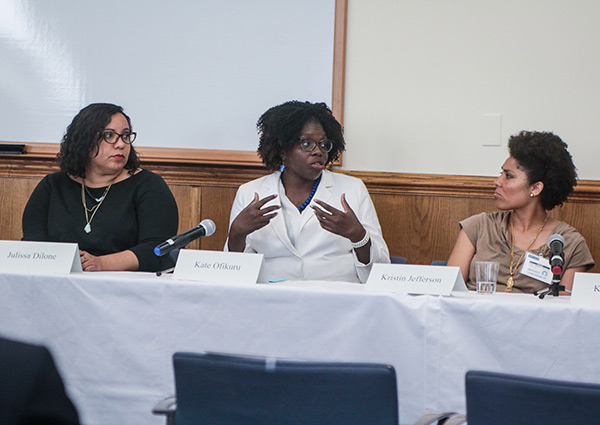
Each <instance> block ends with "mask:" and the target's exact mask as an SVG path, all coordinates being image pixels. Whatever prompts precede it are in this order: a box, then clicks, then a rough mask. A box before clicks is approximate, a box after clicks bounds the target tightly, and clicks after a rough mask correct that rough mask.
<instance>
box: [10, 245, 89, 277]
mask: <svg viewBox="0 0 600 425" xmlns="http://www.w3.org/2000/svg"><path fill="white" fill-rule="evenodd" d="M0 270H2V271H3V272H9V273H27V274H56V273H64V274H68V273H72V272H83V270H82V268H81V261H80V260H79V247H78V245H77V244H76V243H62V242H29V241H0Z"/></svg>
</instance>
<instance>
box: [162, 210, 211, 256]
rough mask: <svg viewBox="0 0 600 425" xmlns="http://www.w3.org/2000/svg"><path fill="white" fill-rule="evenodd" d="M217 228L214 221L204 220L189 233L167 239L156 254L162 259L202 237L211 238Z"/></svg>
mask: <svg viewBox="0 0 600 425" xmlns="http://www.w3.org/2000/svg"><path fill="white" fill-rule="evenodd" d="M216 229H217V226H215V223H214V221H212V220H208V219H206V220H202V221H201V222H200V224H199V225H197V226H196V227H194V228H193V229H190V230H188V231H187V232H184V233H182V234H181V235H177V236H173V237H172V238H170V239H167V240H166V241H164V242H163V243H161V244H160V245H158V246H157V247H156V248H154V253H155V254H156V255H157V256H159V257H162V256H163V255H165V254H168V253H169V252H171V251H173V250H174V249H179V248H183V247H184V246H186V245H187V244H189V243H190V242H191V241H193V240H196V239H198V238H199V237H201V236H210V235H212V234H213V233H215V230H216Z"/></svg>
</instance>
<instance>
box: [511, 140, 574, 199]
mask: <svg viewBox="0 0 600 425" xmlns="http://www.w3.org/2000/svg"><path fill="white" fill-rule="evenodd" d="M508 150H509V152H510V156H511V157H513V158H514V159H516V160H517V162H518V163H519V165H520V166H521V167H522V168H523V170H524V171H525V173H526V174H527V180H528V181H529V184H534V183H536V182H542V183H543V184H544V189H543V190H542V193H541V195H540V197H541V201H542V207H543V208H544V209H545V210H546V211H549V210H551V209H553V208H554V207H556V206H559V205H562V204H563V203H564V202H565V201H566V200H567V198H568V197H569V195H571V194H572V193H573V190H574V188H575V186H577V169H576V168H575V165H574V164H573V158H572V157H571V154H570V153H569V151H568V150H567V144H566V143H565V142H563V141H562V139H561V138H560V137H558V136H557V135H556V134H554V133H550V132H540V131H521V132H520V133H519V134H515V135H513V136H511V137H510V139H509V141H508Z"/></svg>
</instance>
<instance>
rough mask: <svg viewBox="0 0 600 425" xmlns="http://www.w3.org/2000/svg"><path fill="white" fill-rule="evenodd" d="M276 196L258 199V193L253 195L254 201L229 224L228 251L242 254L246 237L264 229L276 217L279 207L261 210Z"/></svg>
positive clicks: (273, 206) (274, 206)
mask: <svg viewBox="0 0 600 425" xmlns="http://www.w3.org/2000/svg"><path fill="white" fill-rule="evenodd" d="M276 197H277V195H269V196H266V197H264V198H262V199H258V193H254V199H253V200H252V202H250V203H249V204H248V205H247V206H246V208H244V209H243V210H242V211H240V213H239V214H238V216H237V217H236V218H235V219H234V220H233V223H231V228H230V229H229V242H228V245H229V250H230V251H237V252H242V251H243V250H244V247H245V245H246V236H248V235H249V234H250V233H252V232H254V231H256V230H258V229H261V228H263V227H265V226H266V225H267V224H269V222H270V221H271V219H273V217H275V216H276V215H277V212H275V211H276V210H278V209H279V208H281V207H280V206H279V205H272V206H270V207H266V208H263V206H264V205H265V204H266V203H267V202H270V201H272V200H273V199H275V198H276Z"/></svg>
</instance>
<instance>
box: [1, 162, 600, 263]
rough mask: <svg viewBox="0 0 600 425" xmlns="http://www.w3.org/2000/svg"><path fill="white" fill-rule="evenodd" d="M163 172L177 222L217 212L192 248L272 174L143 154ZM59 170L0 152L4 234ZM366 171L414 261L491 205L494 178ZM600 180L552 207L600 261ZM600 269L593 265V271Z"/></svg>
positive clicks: (441, 248) (398, 244)
mask: <svg viewBox="0 0 600 425" xmlns="http://www.w3.org/2000/svg"><path fill="white" fill-rule="evenodd" d="M143 166H144V168H147V169H149V170H152V171H154V172H157V173H159V174H160V175H162V176H163V177H164V178H165V180H166V181H167V183H168V184H169V186H170V188H171V190H172V191H173V194H174V195H175V198H176V200H177V204H178V206H179V217H180V222H179V229H180V231H185V230H187V229H189V228H191V227H193V226H195V225H197V224H198V223H199V222H200V221H201V220H202V219H204V218H210V219H212V220H213V221H214V222H215V224H216V226H217V231H216V232H215V234H214V235H213V236H211V237H208V238H202V239H200V240H198V241H195V242H193V243H192V244H190V246H189V247H190V248H201V249H210V250H220V249H222V248H223V245H224V243H225V239H226V238H227V227H228V223H229V211H230V207H231V203H232V202H233V198H234V196H235V193H236V190H237V188H238V186H239V185H240V184H242V183H244V182H246V181H249V180H252V179H254V178H257V177H259V176H262V175H264V174H266V173H267V171H266V170H265V169H264V168H263V167H261V166H260V165H258V164H252V163H251V164H248V163H246V164H237V165H236V164H233V165H226V164H201V163H178V162H168V161H167V162H165V161H153V160H150V161H144V162H143ZM54 170H57V167H56V164H55V163H54V161H53V160H52V159H51V158H49V157H46V158H43V157H40V158H30V157H26V156H7V155H4V156H0V239H5V240H6V239H8V240H16V239H20V238H21V215H22V212H23V208H24V207H25V204H26V202H27V199H28V198H29V195H30V194H31V192H32V191H33V189H34V188H35V186H36V184H37V183H38V182H39V180H40V179H41V178H42V177H43V176H44V175H46V174H47V173H49V172H51V171H54ZM344 173H346V174H350V175H353V176H355V177H358V178H361V179H362V180H363V181H364V182H365V184H366V185H367V188H368V189H369V192H370V193H371V196H372V198H373V202H374V204H375V207H376V209H377V213H378V215H379V220H380V222H381V226H382V228H383V235H384V237H385V239H386V241H387V243H388V246H389V248H390V253H391V254H392V255H398V256H404V257H407V258H408V260H409V262H411V263H415V264H429V263H430V262H431V261H432V260H444V259H447V257H448V255H449V253H450V251H451V249H452V247H453V245H454V242H455V240H456V235H457V234H458V229H459V227H458V222H459V220H461V219H463V218H466V217H469V216H471V215H473V214H476V213H479V212H482V211H493V210H494V201H493V196H492V194H493V181H494V179H493V178H492V177H470V176H448V175H426V174H405V173H378V172H344ZM598 211H600V181H580V182H579V185H578V186H577V188H576V191H575V193H574V195H573V196H572V197H571V199H570V200H569V202H568V203H567V204H565V205H564V206H563V207H561V208H557V209H555V210H554V211H553V212H552V215H553V216H555V217H556V218H558V219H560V220H563V221H566V222H567V223H570V224H571V225H573V226H574V227H575V228H577V229H578V230H579V231H580V232H581V233H582V234H583V236H584V237H585V238H586V240H587V242H588V245H589V246H590V249H591V251H592V254H593V256H594V258H595V259H596V260H597V261H600V223H599V222H598ZM596 270H600V267H596V268H595V270H594V271H596Z"/></svg>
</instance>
